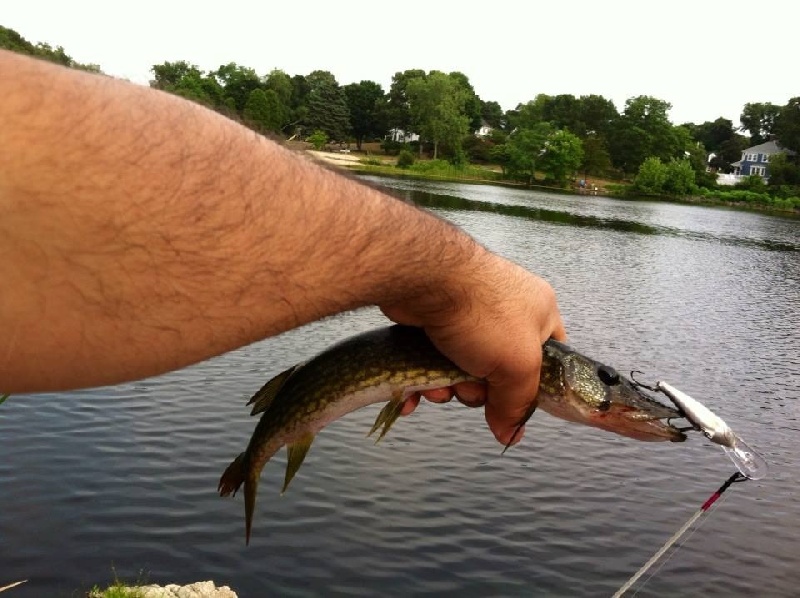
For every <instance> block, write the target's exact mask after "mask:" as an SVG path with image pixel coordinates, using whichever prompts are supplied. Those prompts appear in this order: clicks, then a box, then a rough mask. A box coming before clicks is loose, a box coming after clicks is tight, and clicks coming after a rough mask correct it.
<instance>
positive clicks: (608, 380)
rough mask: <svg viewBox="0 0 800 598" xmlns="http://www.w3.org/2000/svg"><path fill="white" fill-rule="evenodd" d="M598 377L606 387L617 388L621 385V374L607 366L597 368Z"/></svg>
mask: <svg viewBox="0 0 800 598" xmlns="http://www.w3.org/2000/svg"><path fill="white" fill-rule="evenodd" d="M597 375H598V376H599V378H600V380H601V381H602V382H603V384H605V385H606V386H616V385H617V384H619V374H618V373H617V370H615V369H614V368H612V367H609V366H607V365H601V366H600V367H599V368H597Z"/></svg>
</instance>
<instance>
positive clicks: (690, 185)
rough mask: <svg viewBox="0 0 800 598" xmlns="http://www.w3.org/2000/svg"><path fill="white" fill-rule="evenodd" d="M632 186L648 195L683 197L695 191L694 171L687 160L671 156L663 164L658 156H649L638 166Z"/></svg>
mask: <svg viewBox="0 0 800 598" xmlns="http://www.w3.org/2000/svg"><path fill="white" fill-rule="evenodd" d="M633 188H634V189H635V190H636V191H638V192H639V193H645V194H648V195H672V196H676V197H685V196H687V195H692V194H694V193H696V192H697V183H696V182H695V171H694V169H693V168H692V165H691V163H690V162H689V160H686V159H682V160H677V159H675V158H673V159H672V160H670V161H669V162H668V163H666V164H664V163H663V162H662V161H661V159H660V158H658V157H656V156H650V157H649V158H647V159H646V160H645V161H644V162H643V163H642V165H641V166H640V167H639V172H638V174H637V175H636V178H635V179H634V181H633Z"/></svg>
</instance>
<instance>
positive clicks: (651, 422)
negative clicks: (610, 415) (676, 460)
mask: <svg viewBox="0 0 800 598" xmlns="http://www.w3.org/2000/svg"><path fill="white" fill-rule="evenodd" d="M616 411H617V414H616V416H617V418H618V419H619V420H620V422H621V425H622V431H619V430H617V433H618V434H622V435H623V436H629V437H631V438H636V439H637V440H644V441H655V442H657V441H663V440H669V441H670V442H683V441H684V440H686V434H685V433H684V432H683V430H681V429H680V428H676V427H675V426H673V425H672V423H671V422H670V420H672V419H676V418H680V417H681V415H680V413H678V412H677V411H674V412H673V413H670V414H668V415H656V414H652V413H648V412H645V411H641V410H639V409H635V408H630V407H619V408H618V409H617V410H616Z"/></svg>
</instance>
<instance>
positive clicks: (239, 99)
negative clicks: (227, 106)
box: [209, 62, 261, 115]
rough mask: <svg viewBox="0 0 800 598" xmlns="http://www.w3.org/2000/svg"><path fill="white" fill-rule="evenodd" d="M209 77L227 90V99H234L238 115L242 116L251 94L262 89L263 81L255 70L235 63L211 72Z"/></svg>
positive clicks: (224, 65)
mask: <svg viewBox="0 0 800 598" xmlns="http://www.w3.org/2000/svg"><path fill="white" fill-rule="evenodd" d="M209 76H210V77H212V78H213V79H215V80H216V81H217V83H218V84H219V85H220V86H221V87H222V88H223V89H224V90H225V97H226V98H232V99H233V105H234V108H235V109H236V113H237V114H240V115H241V114H243V113H244V107H245V105H246V104H247V100H248V98H249V97H250V94H251V93H252V92H253V91H254V90H256V89H259V88H260V87H261V79H260V78H259V76H258V75H257V74H256V72H255V71H254V70H253V69H251V68H248V67H245V66H241V65H238V64H236V63H235V62H229V63H228V64H223V65H221V66H220V67H219V68H218V69H217V70H216V71H212V72H210V73H209Z"/></svg>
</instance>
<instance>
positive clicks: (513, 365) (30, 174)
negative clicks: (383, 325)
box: [0, 52, 563, 441]
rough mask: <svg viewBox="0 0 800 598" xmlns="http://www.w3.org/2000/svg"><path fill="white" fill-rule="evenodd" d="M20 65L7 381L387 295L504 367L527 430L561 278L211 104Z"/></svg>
mask: <svg viewBox="0 0 800 598" xmlns="http://www.w3.org/2000/svg"><path fill="white" fill-rule="evenodd" d="M0 75H2V78H3V80H4V81H6V82H7V85H6V86H5V89H4V93H3V94H2V95H0V281H2V284H3V292H2V294H0V326H2V329H3V331H4V335H3V339H4V343H3V347H2V348H1V349H0V390H3V391H4V392H20V391H43V390H53V389H67V388H76V387H82V386H96V385H102V384H111V383H116V382H121V381H124V380H131V379H136V378H142V377H146V376H151V375H155V374H159V373H162V372H165V371H169V370H173V369H176V368H180V367H183V366H186V365H189V364H191V363H195V362H197V361H200V360H203V359H206V358H208V357H211V356H214V355H218V354H220V353H223V352H226V351H229V350H231V349H234V348H237V347H240V346H242V345H245V344H248V343H251V342H253V341H256V340H259V339H262V338H265V337H267V336H270V335H274V334H278V333H280V332H282V331H285V330H288V329H290V328H293V327H296V326H299V325H301V324H304V323H306V322H309V321H312V320H315V319H318V318H321V317H324V316H326V315H330V314H334V313H338V312H341V311H344V310H348V309H353V308H356V307H360V306H364V305H378V306H380V307H381V308H382V309H384V312H385V313H386V314H387V315H388V316H389V317H391V318H393V319H395V320H396V321H400V322H404V323H409V324H415V325H419V326H423V327H424V328H425V329H426V331H427V332H428V334H429V335H430V336H431V338H432V339H433V340H434V342H435V343H437V345H438V346H439V347H440V349H442V350H443V351H445V352H446V353H447V354H448V355H449V356H450V357H451V358H452V359H454V360H455V361H456V362H457V363H459V365H461V366H462V367H464V368H465V369H467V370H468V371H470V372H471V373H473V374H476V375H480V376H488V377H489V381H490V385H489V393H488V402H487V418H489V423H490V427H492V429H493V431H494V432H495V435H496V436H497V437H498V439H500V440H501V441H502V439H503V438H507V437H508V436H509V434H510V430H511V428H512V419H513V418H514V417H516V418H517V419H519V416H520V414H521V413H523V412H524V411H525V406H526V405H527V404H528V403H530V400H531V397H532V396H533V394H535V389H536V386H534V385H533V384H534V383H535V384H538V367H539V360H540V359H541V355H540V344H541V342H543V341H544V340H545V339H546V338H547V337H548V336H550V335H556V336H563V329H562V327H561V322H560V317H559V316H558V310H557V308H556V304H555V298H554V295H553V293H552V289H550V287H549V285H547V283H545V282H544V281H542V280H541V279H538V278H537V277H535V276H533V275H531V274H529V273H527V272H525V271H524V270H522V269H520V268H518V267H517V266H515V265H513V264H511V263H509V262H507V261H505V260H503V259H502V258H499V257H498V256H495V255H493V254H491V253H489V252H487V251H486V250H484V249H483V248H482V247H480V246H479V245H478V244H477V243H475V242H474V241H473V240H472V239H471V238H470V237H469V236H467V235H466V234H464V233H463V232H461V231H460V230H458V229H457V228H455V227H453V226H452V225H450V224H448V223H446V222H444V221H442V220H440V219H438V218H436V217H434V216H432V215H430V214H428V213H426V212H424V211H421V210H418V209H416V208H414V207H413V206H410V205H407V204H405V203H403V202H401V201H398V200H396V199H394V198H391V197H389V196H388V195H385V194H383V193H381V192H379V191H377V190H375V189H372V188H369V187H367V186H364V185H361V184H359V183H357V182H355V181H352V180H349V179H347V178H345V177H342V176H340V175H337V174H335V173H333V172H331V171H328V170H326V169H323V168H321V167H319V166H317V165H316V164H314V163H312V162H310V161H308V160H305V159H303V158H300V157H298V156H296V155H295V154H292V153H290V152H289V151H287V150H285V149H284V148H282V147H280V146H279V145H277V144H275V143H273V142H271V141H268V140H267V139H265V138H263V137H261V136H258V135H256V134H254V133H253V132H252V131H249V130H248V129H246V128H244V127H241V126H240V125H238V124H236V123H234V122H232V121H230V120H228V119H226V118H224V117H222V116H220V115H218V114H216V113H213V112H211V111H209V110H206V109H204V108H202V107H200V106H198V105H196V104H193V103H190V102H187V101H184V100H182V99H179V98H176V97H173V96H170V95H168V94H164V93H160V92H157V91H154V90H150V89H147V88H142V87H138V86H134V85H131V84H128V83H125V82H121V81H117V80H114V79H111V78H107V77H101V76H96V75H89V74H85V73H81V72H77V71H71V70H67V69H63V68H60V67H56V66H53V65H50V64H47V63H43V62H39V61H36V60H32V59H28V58H24V57H21V56H17V55H14V54H10V53H7V52H0ZM523 323H524V324H525V325H524V326H523ZM520 328H524V329H525V330H524V331H523V332H522V333H519V329H520ZM512 331H513V332H514V334H515V336H516V339H515V340H510V338H509V336H510V335H509V333H510V332H512ZM504 336H505V338H503V337H504ZM479 340H480V342H478V341H479ZM531 393H533V394H531ZM493 395H496V399H495V398H494V397H493ZM498 409H499V411H498V413H499V414H500V415H499V416H498V418H499V419H497V422H495V421H492V418H493V417H494V416H492V415H491V414H492V413H493V412H494V411H496V410H498ZM501 420H502V422H501ZM498 422H500V423H498Z"/></svg>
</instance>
